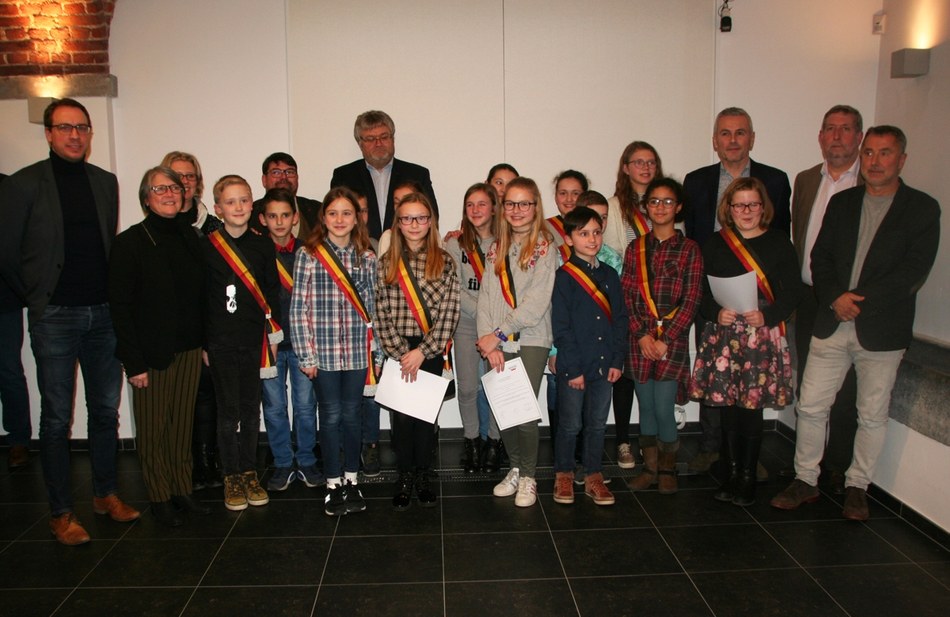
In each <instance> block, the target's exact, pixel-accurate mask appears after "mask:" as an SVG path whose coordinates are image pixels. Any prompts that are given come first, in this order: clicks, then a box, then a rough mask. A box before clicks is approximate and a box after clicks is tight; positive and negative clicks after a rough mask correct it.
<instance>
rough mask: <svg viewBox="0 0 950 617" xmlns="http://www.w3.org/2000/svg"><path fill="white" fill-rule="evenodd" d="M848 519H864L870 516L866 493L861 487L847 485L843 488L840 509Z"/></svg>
mask: <svg viewBox="0 0 950 617" xmlns="http://www.w3.org/2000/svg"><path fill="white" fill-rule="evenodd" d="M841 514H842V516H844V517H845V518H846V519H848V520H849V521H866V520H868V518H869V517H870V516H871V513H870V512H869V511H868V493H867V491H865V490H864V489H863V488H858V487H856V486H849V487H847V488H845V489H844V510H842V511H841Z"/></svg>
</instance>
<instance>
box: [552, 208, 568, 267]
mask: <svg viewBox="0 0 950 617" xmlns="http://www.w3.org/2000/svg"><path fill="white" fill-rule="evenodd" d="M548 223H551V227H553V228H554V231H556V232H557V233H558V235H559V236H561V240H563V243H562V244H561V246H559V247H557V250H558V251H560V253H561V261H563V262H564V263H567V260H568V259H570V258H571V247H569V246H568V245H567V232H566V231H564V218H563V217H562V216H561V215H560V214H559V215H557V216H552V217H551V218H549V219H548Z"/></svg>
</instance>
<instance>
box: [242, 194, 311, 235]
mask: <svg viewBox="0 0 950 617" xmlns="http://www.w3.org/2000/svg"><path fill="white" fill-rule="evenodd" d="M322 205H323V204H321V203H320V202H319V201H317V200H316V199H308V198H306V197H301V196H299V195H298V196H297V212H299V213H300V231H299V232H298V233H297V236H299V237H300V239H301V240H304V241H306V239H307V236H309V235H310V230H312V229H313V228H314V226H315V225H316V224H317V219H318V217H319V216H320V207H321V206H322ZM263 212H264V198H263V197H261V198H260V199H258V200H256V201H255V202H254V211H253V212H252V213H251V220H250V221H249V222H248V224H249V225H250V227H251V229H255V230H257V231H259V232H260V233H261V235H262V236H266V235H267V228H266V227H264V225H262V224H261V217H260V215H261V214H262V213H263Z"/></svg>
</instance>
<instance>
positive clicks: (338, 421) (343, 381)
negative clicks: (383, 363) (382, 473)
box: [316, 369, 366, 478]
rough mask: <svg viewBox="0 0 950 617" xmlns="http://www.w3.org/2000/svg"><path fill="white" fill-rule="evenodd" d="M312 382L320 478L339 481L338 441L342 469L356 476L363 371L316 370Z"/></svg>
mask: <svg viewBox="0 0 950 617" xmlns="http://www.w3.org/2000/svg"><path fill="white" fill-rule="evenodd" d="M316 382H317V392H318V393H319V397H320V429H321V430H320V450H321V451H322V452H323V475H324V476H326V477H327V478H339V477H340V476H341V475H342V474H341V473H340V446H341V443H340V442H341V441H342V446H343V469H344V471H348V472H350V473H356V472H357V471H359V468H360V448H361V446H360V428H361V424H362V418H361V415H362V413H361V411H362V406H363V384H364V383H365V382H366V369H357V370H353V371H317V378H316ZM341 425H342V428H343V430H342V431H341V430H340V427H341ZM341 436H342V439H341Z"/></svg>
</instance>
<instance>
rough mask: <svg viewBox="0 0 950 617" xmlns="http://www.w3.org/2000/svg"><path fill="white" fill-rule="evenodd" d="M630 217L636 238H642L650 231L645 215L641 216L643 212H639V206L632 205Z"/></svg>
mask: <svg viewBox="0 0 950 617" xmlns="http://www.w3.org/2000/svg"><path fill="white" fill-rule="evenodd" d="M632 218H633V229H634V230H635V231H636V232H637V237H638V238H642V237H643V236H645V235H647V234H648V233H650V224H649V223H648V222H647V217H645V216H643V213H642V212H640V208H638V207H636V206H634V208H633V217H632Z"/></svg>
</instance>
